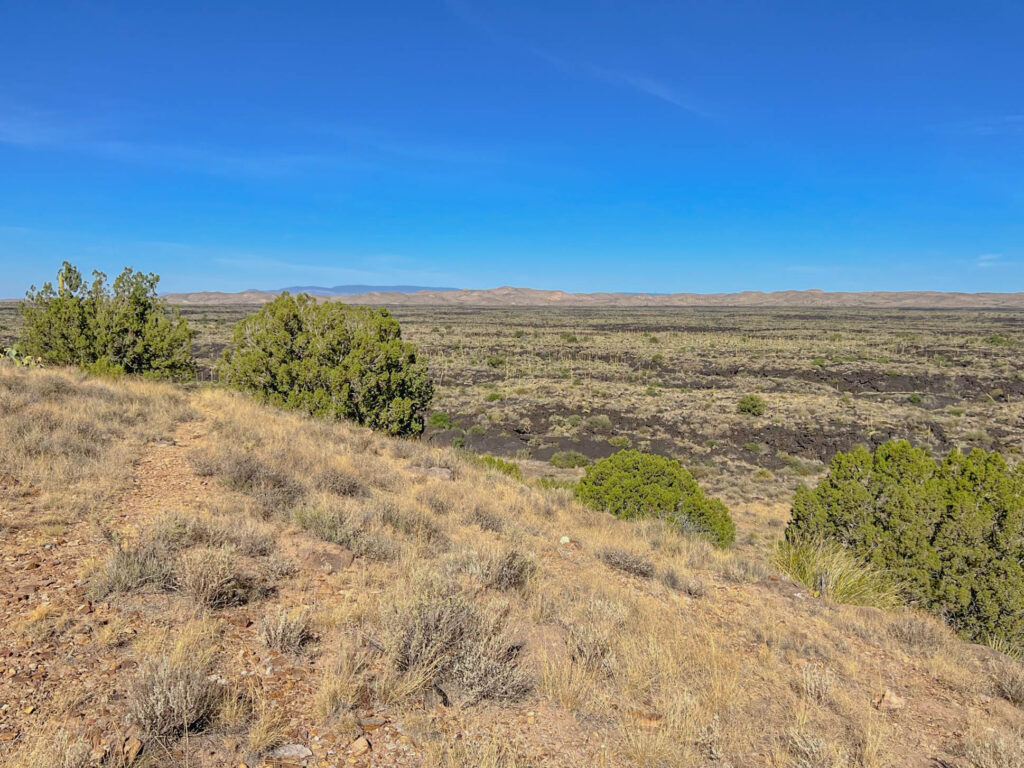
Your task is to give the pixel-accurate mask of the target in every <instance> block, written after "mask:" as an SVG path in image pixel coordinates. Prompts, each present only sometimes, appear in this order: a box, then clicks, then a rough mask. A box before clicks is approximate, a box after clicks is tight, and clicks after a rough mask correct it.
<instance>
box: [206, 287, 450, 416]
mask: <svg viewBox="0 0 1024 768" xmlns="http://www.w3.org/2000/svg"><path fill="white" fill-rule="evenodd" d="M220 376H221V380H222V381H223V382H224V383H225V384H228V385H229V386H232V387H235V388H237V389H241V390H243V391H246V392H250V393H252V394H254V395H256V396H257V397H259V398H261V399H263V400H265V401H266V402H269V403H272V404H275V405H280V406H285V407H289V408H296V409H299V410H302V411H305V412H307V413H310V414H316V415H322V416H333V417H339V418H346V419H351V420H353V421H355V422H357V423H359V424H363V425H365V426H368V427H372V428H373V429H378V430H381V431H384V432H387V433H388V434H393V435H415V434H419V433H420V432H421V431H423V419H424V415H425V413H426V410H427V408H428V407H429V405H430V400H431V397H432V396H433V386H432V385H431V383H430V379H429V378H428V376H427V369H426V366H425V365H424V364H423V363H422V362H421V361H420V360H419V359H418V357H417V352H416V347H415V346H413V345H412V344H410V343H408V342H406V341H403V340H402V333H401V328H400V327H399V324H398V320H396V319H395V318H394V317H393V316H392V315H391V313H390V312H388V311H387V310H386V309H373V308H371V307H352V306H348V305H345V304H341V303H339V302H317V301H315V300H314V299H312V298H311V297H310V296H308V295H306V294H298V295H297V296H292V295H291V294H289V293H287V292H285V293H283V294H281V295H280V296H278V297H277V298H276V299H275V300H274V301H272V302H270V303H268V304H266V305H265V306H264V307H263V308H262V309H260V311H259V312H257V313H256V314H254V315H250V316H249V317H247V318H245V319H244V320H242V321H241V322H239V323H238V324H237V325H236V326H235V331H234V343H233V345H232V346H231V347H230V348H229V349H228V350H227V351H226V352H225V354H224V357H223V359H222V360H221V364H220Z"/></svg>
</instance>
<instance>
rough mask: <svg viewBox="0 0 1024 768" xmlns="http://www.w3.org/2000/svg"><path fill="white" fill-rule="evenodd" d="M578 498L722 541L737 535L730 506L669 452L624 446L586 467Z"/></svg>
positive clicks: (619, 513) (628, 516)
mask: <svg viewBox="0 0 1024 768" xmlns="http://www.w3.org/2000/svg"><path fill="white" fill-rule="evenodd" d="M576 498H578V499H579V500H580V501H582V502H584V503H585V504H588V505H589V506H592V507H594V508H596V509H600V510H602V511H605V512H610V513H611V514H613V515H615V516H616V517H621V518H624V519H627V520H630V519H634V518H641V517H660V518H663V519H665V520H668V521H669V522H671V523H672V524H674V525H676V526H677V527H679V528H681V529H683V530H688V531H694V532H696V533H699V534H701V535H704V536H706V537H708V538H709V539H711V540H712V541H713V542H715V543H716V544H718V545H720V546H729V545H730V544H732V543H733V540H734V539H735V538H736V526H735V524H734V523H733V521H732V517H731V516H730V515H729V510H728V509H727V508H726V506H725V505H724V504H723V503H722V502H721V501H719V500H718V499H710V498H708V497H707V496H705V495H704V492H703V491H702V490H701V489H700V486H699V485H697V481H696V480H694V479H693V476H692V475H691V474H690V473H689V472H687V471H686V469H685V468H683V467H682V466H681V465H680V464H679V462H678V461H675V460H674V459H670V458H668V457H666V456H658V455H655V454H650V453H641V452H640V451H635V450H625V451H619V452H618V453H616V454H614V455H612V456H609V457H608V458H606V459H601V460H600V461H597V462H595V463H594V464H592V465H591V466H590V467H588V468H587V470H586V474H585V475H584V476H583V479H582V480H580V482H579V484H578V485H577V486H576Z"/></svg>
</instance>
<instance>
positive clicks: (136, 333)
mask: <svg viewBox="0 0 1024 768" xmlns="http://www.w3.org/2000/svg"><path fill="white" fill-rule="evenodd" d="M159 282H160V278H159V276H157V275H154V274H152V273H150V274H145V273H142V272H135V271H134V270H132V269H131V268H130V267H125V269H124V271H123V272H122V273H121V274H120V275H118V276H117V277H116V278H115V279H114V285H113V288H111V287H110V286H108V285H107V276H106V275H105V274H103V273H102V272H93V282H92V285H87V284H86V281H85V280H84V279H83V277H82V274H81V272H79V271H78V269H76V268H75V267H74V266H73V265H72V264H70V263H68V262H66V261H65V262H64V264H63V266H62V267H61V269H60V272H58V273H57V289H56V290H54V288H53V284H52V283H44V284H43V287H42V288H41V289H39V290H36V287H35V286H32V287H31V288H30V289H29V291H28V293H27V294H26V295H25V297H26V301H24V302H22V304H21V306H20V310H21V314H22V316H23V317H24V319H25V325H24V328H23V330H22V338H21V343H20V344H19V350H20V352H21V353H23V355H27V356H30V357H38V358H39V359H41V360H42V361H43V362H46V363H51V364H55V365H77V366H80V367H82V368H85V369H86V370H89V371H90V372H92V373H96V374H102V375H106V376H111V375H114V376H116V375H123V374H126V373H129V374H141V375H144V376H149V377H152V378H166V379H177V380H181V379H190V378H192V377H194V376H195V361H194V360H193V358H192V331H191V330H189V327H188V323H186V322H185V320H184V319H183V318H182V317H181V313H180V312H179V311H178V310H176V309H175V310H171V309H169V308H168V307H167V305H166V303H165V302H164V301H163V300H161V299H159V298H157V294H156V286H157V283H159Z"/></svg>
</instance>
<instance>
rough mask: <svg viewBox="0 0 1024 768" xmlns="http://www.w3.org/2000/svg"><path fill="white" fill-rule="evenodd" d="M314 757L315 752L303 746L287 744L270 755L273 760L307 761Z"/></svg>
mask: <svg viewBox="0 0 1024 768" xmlns="http://www.w3.org/2000/svg"><path fill="white" fill-rule="evenodd" d="M312 756H313V750H311V749H310V748H309V747H306V746H303V745H302V744H285V745H284V746H281V747H278V748H277V749H275V750H273V751H272V752H271V753H270V755H269V757H270V758H271V759H272V760H289V759H292V760H294V759H298V760H305V759H306V758H307V757H312Z"/></svg>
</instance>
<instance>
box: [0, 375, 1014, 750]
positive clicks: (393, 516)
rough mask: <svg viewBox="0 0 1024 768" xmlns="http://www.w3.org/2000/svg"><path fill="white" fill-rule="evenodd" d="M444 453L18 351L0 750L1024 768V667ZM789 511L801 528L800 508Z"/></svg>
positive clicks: (0, 461) (1, 444)
mask: <svg viewBox="0 0 1024 768" xmlns="http://www.w3.org/2000/svg"><path fill="white" fill-rule="evenodd" d="M739 522H740V527H741V531H740V539H741V541H742V543H741V544H740V545H739V546H738V547H737V548H736V549H734V550H732V551H729V552H723V551H719V550H716V549H714V548H712V547H710V546H709V545H707V544H706V543H705V542H703V541H702V540H698V539H691V538H687V537H685V536H682V535H680V534H678V533H676V532H674V531H671V530H668V529H666V528H665V527H663V526H661V525H660V524H657V523H653V522H651V523H645V524H638V523H628V522H622V521H618V520H615V519H613V518H611V517H609V516H607V515H603V514H598V513H595V512H591V511H588V510H586V509H583V508H581V507H579V506H578V505H577V504H576V503H575V502H573V501H572V500H571V498H570V497H569V496H568V495H567V494H566V493H565V492H557V491H556V492H550V491H542V490H540V489H537V488H533V487H529V486H526V485H524V484H522V483H521V482H518V481H516V480H514V479H512V478H509V477H507V476H505V475H503V474H500V473H497V472H495V471H494V470H492V469H488V468H486V467H483V466H481V465H479V464H478V463H477V462H476V461H475V460H474V459H473V458H472V457H470V456H467V455H462V454H458V453H456V452H453V451H452V450H450V449H440V448H433V447H430V446H428V445H425V444H422V443H419V442H414V441H404V440H392V439H386V438H382V437H379V436H377V435H374V434H371V433H369V432H367V431H365V430H361V429H358V428H354V427H351V426H349V425H346V424H330V423H325V422H320V421H314V420H310V419H305V418H302V417H300V416H297V415H294V414H289V413H282V412H279V411H275V410H271V409H267V408H264V407H262V406H259V405H256V404H254V403H252V402H251V401H249V400H247V399H246V398H244V397H241V396H236V395H232V394H229V393H227V392H224V391H219V390H213V389H193V390H182V389H176V388H173V387H171V386H168V385H159V384H154V383H148V382H142V381H117V382H113V381H105V380H97V379H89V378H86V377H84V376H82V375H80V374H78V373H72V372H60V371H26V370H21V369H14V368H10V367H8V368H3V367H0V568H2V574H3V575H2V578H0V626H2V627H3V631H2V633H0V765H4V766H18V767H22V766H24V767H27V766H41V765H53V766H63V767H65V768H77V767H80V766H90V765H105V766H127V765H133V766H168V765H181V766H185V765H187V766H193V767H195V766H224V765H230V766H242V765H245V766H250V768H252V767H253V766H259V765H274V766H279V767H285V766H351V765H355V766H396V765H404V766H450V767H453V766H467V767H468V766H492V767H497V766H502V767H504V768H512V767H513V766H516V767H524V766H565V767H566V768H569V767H570V766H579V765H595V766H602V767H604V766H608V767H614V766H652V767H654V766H666V767H669V766H714V767H715V768H723V767H724V766H734V767H735V768H739V767H740V766H743V767H746V766H773V767H775V768H779V767H784V766H792V768H840V767H845V766H867V767H879V768H880V767H882V766H894V767H895V766H901V767H902V766H910V767H912V768H914V767H916V768H926V766H962V767H963V768H996V766H1021V765H1022V764H1024V741H1022V737H1021V730H1020V729H1021V728H1022V727H1024V713H1022V712H1021V710H1020V709H1018V708H1017V706H1015V705H1014V704H1013V703H1012V701H1013V700H1015V701H1017V702H1018V703H1019V702H1021V701H1022V700H1024V671H1022V669H1021V667H1020V666H1019V665H1018V664H1017V663H1016V662H1014V661H1012V660H1011V659H1009V658H1007V657H1005V656H1002V655H1000V654H998V653H996V652H995V651H992V650H991V649H988V648H983V647H979V646H970V645H967V644H965V643H963V642H961V641H960V640H958V639H957V638H955V637H953V636H952V635H950V634H949V633H948V632H947V631H945V629H943V628H942V627H941V626H940V625H938V624H937V623H936V622H934V621H932V620H930V619H927V618H924V617H921V616H919V615H917V614H914V613H912V612H899V613H886V612H882V611H879V610H877V609H869V608H858V607H853V606H843V605H835V604H831V603H828V602H824V601H821V600H819V599H816V598H815V597H814V596H813V595H812V594H810V593H809V591H808V590H807V589H805V588H803V587H800V586H798V585H796V584H793V583H791V582H789V581H787V580H786V579H784V578H783V577H781V576H780V575H779V574H778V573H776V572H775V571H774V570H773V569H772V567H771V566H770V565H769V564H768V558H767V555H766V553H767V552H768V551H769V549H770V546H771V541H772V540H773V538H774V537H777V536H778V531H779V527H778V525H777V524H776V525H774V526H773V525H772V524H771V523H770V521H769V520H768V519H767V518H758V517H757V516H756V515H754V514H747V515H744V516H742V517H740V519H739ZM776 522H777V521H776Z"/></svg>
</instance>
